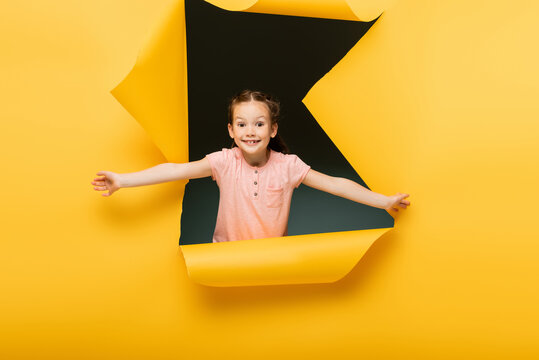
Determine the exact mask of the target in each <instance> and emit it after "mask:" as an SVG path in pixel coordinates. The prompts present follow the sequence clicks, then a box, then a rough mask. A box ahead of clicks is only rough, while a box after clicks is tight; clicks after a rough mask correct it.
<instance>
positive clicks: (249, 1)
mask: <svg viewBox="0 0 539 360" xmlns="http://www.w3.org/2000/svg"><path fill="white" fill-rule="evenodd" d="M206 1H207V2H209V3H210V4H213V5H215V6H218V7H220V8H222V9H225V10H229V11H246V12H254V13H264V14H278V15H291V16H308V17H316V18H324V19H336V20H354V21H357V20H359V21H371V20H374V19H375V18H377V17H378V16H379V15H380V14H381V13H382V11H381V9H382V8H381V7H380V6H381V1H379V0H378V1H373V0H371V1H346V0H316V1H312V0H286V1H284V0H258V1H257V0H206Z"/></svg>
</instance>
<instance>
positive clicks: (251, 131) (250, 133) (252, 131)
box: [247, 125, 256, 136]
mask: <svg viewBox="0 0 539 360" xmlns="http://www.w3.org/2000/svg"><path fill="white" fill-rule="evenodd" d="M255 133H256V132H255V126H254V125H248V126H247V136H255Z"/></svg>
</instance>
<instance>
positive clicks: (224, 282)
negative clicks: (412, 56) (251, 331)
mask: <svg viewBox="0 0 539 360" xmlns="http://www.w3.org/2000/svg"><path fill="white" fill-rule="evenodd" d="M209 2H210V3H212V4H214V5H218V6H221V7H223V8H225V9H228V10H236V11H239V10H243V11H252V12H261V13H272V14H282V15H295V16H317V17H321V16H322V15H325V17H327V18H334V19H348V20H358V19H360V18H362V16H363V12H364V13H365V14H366V16H368V19H369V20H371V19H372V17H375V16H378V15H379V14H380V12H379V9H378V11H377V12H376V13H375V14H372V12H373V6H372V4H371V5H369V4H368V3H366V4H365V6H364V8H358V7H357V6H356V9H355V11H357V14H355V13H354V12H353V11H352V9H351V8H350V7H349V6H348V4H347V2H346V1H318V2H307V1H301V0H296V1H286V2H283V1H272V0H262V1H250V2H248V1H209ZM182 6H183V3H182V2H180V1H179V2H177V4H176V7H175V8H173V9H172V10H171V11H170V15H169V16H168V17H167V18H166V19H164V20H163V22H162V24H160V26H159V27H158V28H157V29H156V30H155V32H154V33H153V34H152V36H151V38H150V41H149V42H148V44H146V46H145V47H144V48H143V49H142V50H141V54H140V55H139V58H138V60H137V63H136V65H135V67H134V68H133V70H132V71H131V72H130V73H129V75H128V76H127V78H126V79H125V80H124V81H123V82H122V83H121V84H120V85H119V86H117V87H116V88H115V89H114V91H113V92H112V93H113V95H114V96H115V97H116V98H117V99H118V101H120V103H122V105H123V106H124V107H125V108H126V109H127V110H128V111H129V113H131V114H132V115H133V117H134V118H135V119H137V121H138V122H139V123H140V124H141V125H142V126H143V127H144V128H145V129H146V130H147V131H148V133H149V135H150V136H151V138H152V139H153V140H154V142H155V144H156V145H157V147H158V148H159V149H161V151H162V152H163V154H164V155H165V156H166V157H167V159H169V160H170V161H174V159H182V160H183V161H186V159H188V154H187V148H186V145H187V135H186V134H187V96H188V95H187V75H186V68H187V64H186V61H187V55H186V53H185V44H186V41H185V19H184V17H182V15H181V14H182V8H181V7H182ZM176 100H178V101H176ZM181 131H183V132H181ZM337 146H338V147H339V144H338V143H337ZM345 155H346V154H345ZM177 161H178V160H177ZM387 230H388V229H379V230H376V231H374V232H373V231H372V230H367V231H354V232H339V233H328V234H315V235H303V236H300V237H284V238H279V239H263V240H258V241H253V242H251V243H248V244H246V243H245V242H241V243H237V244H227V245H225V246H222V245H215V244H200V245H183V246H181V248H182V251H183V255H184V257H185V261H186V264H187V270H188V273H189V274H190V276H191V279H192V280H193V281H195V282H198V283H200V284H205V285H214V286H247V285H251V286H252V285H269V284H272V285H276V284H293V283H299V284H301V283H317V282H318V283H323V282H333V281H336V280H338V279H340V278H342V277H343V276H344V275H346V274H347V273H348V272H349V271H350V270H351V269H352V267H353V265H355V264H356V263H357V262H358V261H359V259H360V258H361V256H363V254H364V253H365V252H366V251H367V249H368V248H369V247H370V245H371V244H372V243H373V242H374V241H375V240H376V238H377V237H379V236H381V235H382V234H383V233H384V232H386V231H387ZM180 231H181V230H180ZM373 234H375V235H373ZM268 254H272V256H268ZM305 254H314V256H309V257H306V256H305Z"/></svg>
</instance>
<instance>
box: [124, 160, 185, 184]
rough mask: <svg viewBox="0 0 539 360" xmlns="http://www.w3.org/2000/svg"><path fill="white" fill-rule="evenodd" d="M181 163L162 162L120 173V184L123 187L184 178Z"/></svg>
mask: <svg viewBox="0 0 539 360" xmlns="http://www.w3.org/2000/svg"><path fill="white" fill-rule="evenodd" d="M181 165H182V164H174V163H163V164H159V165H157V166H154V167H151V168H148V169H145V170H142V171H137V172H133V173H126V174H120V177H121V180H120V186H121V187H122V188H124V187H134V186H143V185H152V184H159V183H164V182H167V181H174V180H180V179H182V178H185V177H182V171H181Z"/></svg>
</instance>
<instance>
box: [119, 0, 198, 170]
mask: <svg viewBox="0 0 539 360" xmlns="http://www.w3.org/2000/svg"><path fill="white" fill-rule="evenodd" d="M184 14H185V13H184V7H183V1H175V2H174V3H173V4H172V6H171V7H170V8H169V9H168V11H167V12H166V13H165V16H164V17H163V18H162V19H161V21H159V22H158V23H157V26H156V28H155V29H154V30H153V31H152V33H151V34H150V35H151V36H150V37H149V38H148V41H147V43H146V44H145V46H144V47H143V48H142V49H141V51H140V53H139V55H138V58H137V61H136V63H135V66H134V67H133V69H132V70H131V72H130V73H129V74H128V75H127V76H126V78H125V79H124V80H123V81H122V82H121V83H120V84H119V85H118V86H116V88H114V89H113V90H112V91H111V93H112V95H113V96H114V97H115V98H116V99H117V100H118V101H119V102H120V104H122V106H123V107H124V108H125V109H126V110H127V111H128V112H129V113H130V114H131V115H132V116H133V117H134V118H135V119H136V120H137V121H138V122H139V124H140V125H141V126H142V127H143V128H144V130H146V132H147V133H148V135H149V136H150V138H151V139H152V141H153V142H154V144H155V145H156V146H157V147H158V148H159V150H160V151H161V152H162V153H163V155H164V156H165V157H166V158H167V160H169V161H171V162H186V161H188V150H187V149H188V129H187V119H188V117H187V56H186V42H185V19H184Z"/></svg>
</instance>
